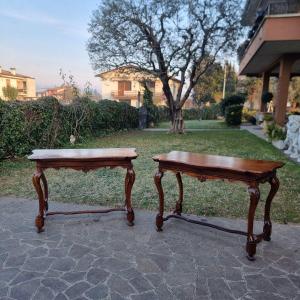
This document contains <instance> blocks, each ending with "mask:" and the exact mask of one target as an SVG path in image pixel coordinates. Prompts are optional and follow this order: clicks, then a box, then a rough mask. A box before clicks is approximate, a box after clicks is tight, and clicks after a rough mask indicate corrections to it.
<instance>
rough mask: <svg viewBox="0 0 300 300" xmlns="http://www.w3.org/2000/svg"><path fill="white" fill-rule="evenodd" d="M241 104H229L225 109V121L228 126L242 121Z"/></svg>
mask: <svg viewBox="0 0 300 300" xmlns="http://www.w3.org/2000/svg"><path fill="white" fill-rule="evenodd" d="M242 112H243V105H230V106H227V107H226V109H225V121H226V123H227V125H229V126H237V125H240V124H241V123H242Z"/></svg>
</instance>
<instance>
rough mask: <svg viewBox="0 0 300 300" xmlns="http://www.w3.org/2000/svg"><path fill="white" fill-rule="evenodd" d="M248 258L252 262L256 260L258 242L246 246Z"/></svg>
mask: <svg viewBox="0 0 300 300" xmlns="http://www.w3.org/2000/svg"><path fill="white" fill-rule="evenodd" d="M246 251H247V258H248V259H249V260H251V261H253V260H255V257H254V255H255V253H256V242H247V244H246Z"/></svg>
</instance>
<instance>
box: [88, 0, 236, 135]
mask: <svg viewBox="0 0 300 300" xmlns="http://www.w3.org/2000/svg"><path fill="white" fill-rule="evenodd" d="M240 10H241V4H240V1H238V0H228V1H223V0H210V1H208V0H174V1H168V0H147V1H146V0H135V1H133V0H103V1H102V2H101V4H100V6H99V8H98V9H97V10H96V11H94V13H93V17H92V19H91V22H90V25H89V32H90V33H91V38H90V39H89V41H88V46H87V48H88V52H89V55H90V59H91V61H92V64H93V67H94V69H96V70H98V71H106V70H109V69H112V68H120V67H122V66H126V65H130V66H133V67H134V68H135V69H136V70H138V71H139V72H143V71H144V72H146V73H151V74H152V75H153V76H154V77H156V78H159V79H160V80H161V82H162V85H163V92H164V94H165V96H166V99H167V104H168V106H169V109H170V118H171V121H172V131H174V132H182V130H183V128H182V127H183V126H182V122H180V119H181V115H182V112H181V110H182V107H183V105H184V103H185V102H186V100H187V99H188V97H189V95H190V93H191V91H192V89H193V88H194V86H195V85H196V83H197V82H198V80H199V79H200V78H201V77H202V76H203V75H204V74H205V73H206V71H207V69H208V68H209V67H210V66H211V65H212V64H213V63H214V62H215V60H216V58H217V57H219V56H221V55H225V54H227V53H231V52H232V50H233V49H235V46H236V43H237V39H238V37H239V28H240V20H239V16H240ZM199 66H200V68H199ZM172 77H176V78H179V79H180V85H179V88H178V92H177V93H176V95H172V90H171V87H170V84H169V83H170V79H171V78H172Z"/></svg>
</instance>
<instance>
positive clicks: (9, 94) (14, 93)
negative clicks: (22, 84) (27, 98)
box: [2, 86, 18, 100]
mask: <svg viewBox="0 0 300 300" xmlns="http://www.w3.org/2000/svg"><path fill="white" fill-rule="evenodd" d="M2 92H3V96H4V97H5V98H6V99H8V100H16V99H17V97H18V90H17V89H16V88H14V87H12V86H6V87H5V86H4V87H3V88H2Z"/></svg>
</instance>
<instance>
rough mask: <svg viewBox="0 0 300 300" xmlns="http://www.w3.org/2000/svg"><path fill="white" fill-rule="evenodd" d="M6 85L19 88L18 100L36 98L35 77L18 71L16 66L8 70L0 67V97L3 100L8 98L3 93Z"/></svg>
mask: <svg viewBox="0 0 300 300" xmlns="http://www.w3.org/2000/svg"><path fill="white" fill-rule="evenodd" d="M6 87H14V88H16V89H17V90H18V96H17V99H18V100H32V99H35V98H36V88H35V79H34V78H32V77H30V76H27V75H22V74H18V73H16V69H15V68H11V69H10V71H6V70H3V69H2V68H1V67H0V98H1V99H3V100H8V99H6V98H5V96H4V94H3V88H6Z"/></svg>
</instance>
